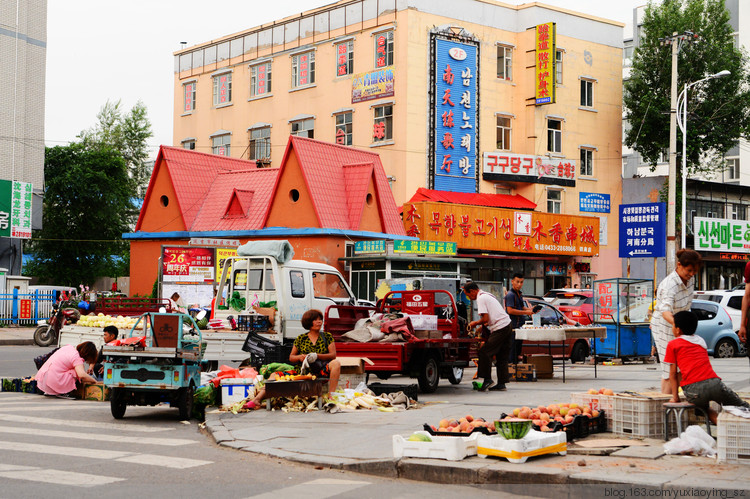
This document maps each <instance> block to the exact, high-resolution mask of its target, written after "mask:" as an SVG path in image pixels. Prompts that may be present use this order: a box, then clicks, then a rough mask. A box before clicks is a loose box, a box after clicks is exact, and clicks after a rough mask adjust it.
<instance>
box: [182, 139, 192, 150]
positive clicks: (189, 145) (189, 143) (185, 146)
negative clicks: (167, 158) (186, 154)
mask: <svg viewBox="0 0 750 499" xmlns="http://www.w3.org/2000/svg"><path fill="white" fill-rule="evenodd" d="M182 148H183V149H189V150H191V151H194V150H195V140H194V139H187V140H183V141H182Z"/></svg>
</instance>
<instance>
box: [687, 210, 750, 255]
mask: <svg viewBox="0 0 750 499" xmlns="http://www.w3.org/2000/svg"><path fill="white" fill-rule="evenodd" d="M693 232H694V233H695V249H697V250H702V251H736V252H739V253H750V222H747V221H744V220H730V219H728V218H703V217H695V218H693Z"/></svg>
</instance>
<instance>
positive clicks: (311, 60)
mask: <svg viewBox="0 0 750 499" xmlns="http://www.w3.org/2000/svg"><path fill="white" fill-rule="evenodd" d="M313 83H315V52H314V51H312V50H311V51H310V52H305V53H303V54H297V55H293V56H292V88H297V87H303V86H305V85H311V84H313Z"/></svg>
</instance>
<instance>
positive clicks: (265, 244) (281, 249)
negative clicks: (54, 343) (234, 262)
mask: <svg viewBox="0 0 750 499" xmlns="http://www.w3.org/2000/svg"><path fill="white" fill-rule="evenodd" d="M264 255H269V256H272V257H274V258H275V259H276V261H278V262H279V263H286V262H288V261H289V260H291V259H292V258H294V248H292V245H291V244H289V241H272V240H269V241H248V242H246V243H245V244H243V245H242V246H240V247H239V248H237V256H264Z"/></svg>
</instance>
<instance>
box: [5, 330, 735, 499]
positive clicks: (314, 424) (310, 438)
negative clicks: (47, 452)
mask: <svg viewBox="0 0 750 499" xmlns="http://www.w3.org/2000/svg"><path fill="white" fill-rule="evenodd" d="M31 333H33V330H31ZM25 334H28V333H25ZM11 336H13V337H17V338H18V339H19V341H22V340H23V334H22V333H21V332H20V331H13V332H9V333H6V329H0V339H6V341H7V340H9V339H10V337H11ZM2 344H3V343H0V345H2ZM6 344H7V343H6ZM40 350H41V349H40ZM711 361H712V364H713V366H714V369H715V370H716V371H717V373H718V374H719V376H721V377H722V379H723V380H724V381H725V383H727V385H729V386H730V387H731V388H732V389H734V390H735V391H737V392H739V393H741V394H742V395H743V396H750V381H749V378H748V374H749V373H750V369H748V359H747V358H734V359H711ZM657 368H658V366H657V365H655V364H644V363H633V364H626V365H611V366H604V365H599V366H598V369H597V370H598V377H597V378H594V369H593V366H591V365H580V364H577V365H575V366H571V365H569V364H568V366H567V368H566V382H565V383H563V381H562V373H561V369H560V367H559V366H557V365H556V367H555V376H554V378H553V379H549V380H539V381H537V382H512V383H510V384H509V386H508V391H506V392H490V393H479V392H475V391H473V390H472V389H471V377H472V376H473V373H474V371H473V370H467V371H466V373H465V375H464V380H463V382H462V383H461V384H459V385H450V384H448V383H447V382H446V381H441V383H440V386H439V388H438V390H437V391H436V392H435V393H433V394H420V395H419V408H417V409H410V410H407V411H402V412H396V413H383V412H378V411H357V412H350V413H337V414H329V413H326V412H322V411H316V412H309V413H284V412H281V411H266V410H265V409H262V410H257V411H253V412H248V413H240V414H236V415H235V414H232V413H230V412H220V411H218V410H209V411H207V414H206V422H205V426H206V429H207V430H208V431H209V432H210V434H211V435H212V436H213V438H214V440H215V441H216V442H217V443H218V444H219V445H221V446H224V447H228V448H232V449H238V450H241V451H247V452H252V453H256V454H261V455H265V456H268V457H271V458H277V459H284V460H287V461H289V462H294V463H302V464H307V465H312V466H315V467H316V468H320V467H323V468H333V469H341V470H349V471H355V472H359V473H365V474H370V475H377V476H379V477H392V478H396V477H398V478H407V479H412V480H419V481H423V482H429V483H432V484H436V483H445V484H476V487H478V488H477V490H485V488H490V490H494V491H503V492H509V493H514V494H520V495H524V496H529V497H540V496H547V495H549V494H550V493H551V492H552V491H554V493H555V494H556V495H557V496H563V497H601V496H605V495H612V496H615V497H625V496H626V495H629V496H633V495H638V494H640V495H644V494H643V493H642V492H644V491H645V492H647V493H648V494H649V495H661V496H668V495H674V494H677V493H681V494H685V495H686V494H690V495H694V494H703V495H707V494H713V495H722V494H728V495H730V496H735V495H736V496H738V495H740V493H739V492H737V493H735V491H750V463H748V464H728V463H717V461H716V460H715V459H712V458H705V457H685V456H665V455H663V443H664V442H663V441H661V440H653V439H646V440H624V441H623V442H621V445H629V443H634V444H638V443H641V444H643V443H645V444H646V445H637V446H636V445H633V446H629V447H627V446H626V447H625V448H624V449H622V450H619V451H614V450H615V449H614V448H609V449H608V450H606V451H601V450H596V451H592V450H587V449H586V448H583V447H582V446H581V445H579V444H576V443H573V444H571V445H569V447H568V453H567V455H566V456H557V455H553V456H539V457H534V458H530V459H529V460H528V461H527V462H526V463H523V464H514V463H509V462H507V461H506V460H504V459H498V458H492V457H490V458H486V459H483V458H479V457H469V458H466V459H464V460H463V461H458V462H451V461H444V460H439V459H417V458H403V459H400V460H398V459H394V458H393V447H392V438H393V435H396V434H398V435H403V436H405V437H406V436H408V435H410V434H411V433H413V432H414V431H416V430H420V429H422V426H423V424H424V423H428V424H433V425H437V423H438V421H440V420H441V419H443V418H456V419H458V418H460V417H462V416H465V415H467V414H471V415H473V416H474V417H483V418H485V419H487V420H493V419H497V418H498V417H499V416H500V414H501V413H509V412H510V411H512V409H513V408H514V407H521V406H524V405H526V406H532V407H533V406H537V405H545V406H546V405H548V404H552V403H561V402H570V394H571V393H573V392H586V391H587V390H588V389H589V388H596V389H598V388H603V387H605V388H611V389H612V390H614V391H615V392H622V391H627V390H630V391H637V392H649V391H657V390H658V386H659V371H658V369H657ZM28 374H29V373H20V375H28ZM378 381H380V380H378ZM381 382H383V381H381ZM415 382H416V380H411V379H408V378H403V377H398V376H394V377H393V378H391V379H390V380H388V381H384V383H397V384H411V383H415ZM209 409H210V408H209ZM712 429H713V433H714V435H716V427H712ZM595 438H620V439H622V438H624V437H622V436H617V435H613V434H611V433H605V434H599V435H593V436H590V437H588V438H587V439H585V440H584V442H585V441H589V440H592V439H595ZM613 451H614V452H613ZM594 454H604V455H594ZM520 484H523V485H520ZM561 485H563V486H564V487H560V486H561ZM519 487H520V488H519ZM745 493H747V492H745Z"/></svg>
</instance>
